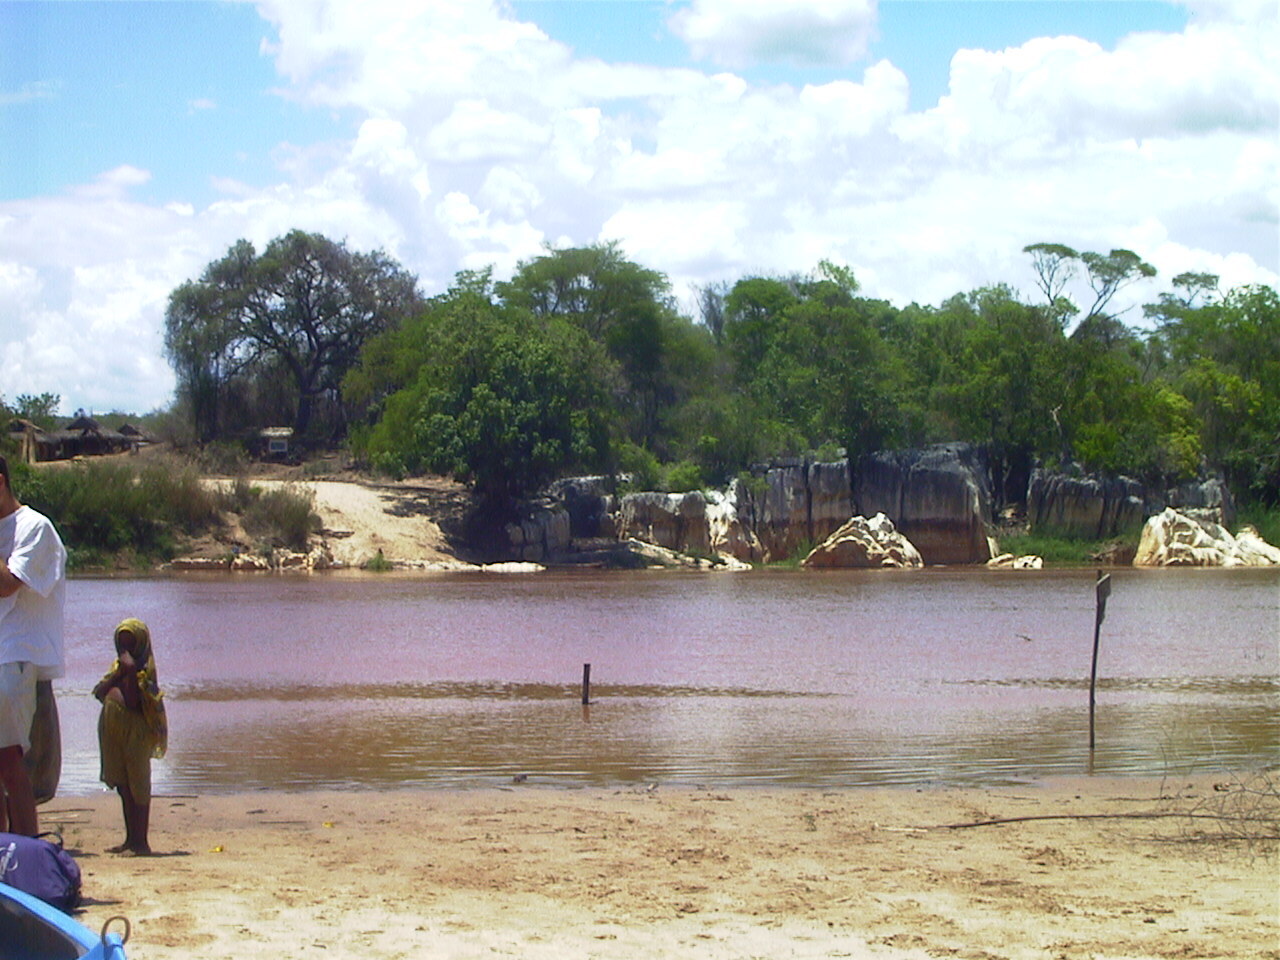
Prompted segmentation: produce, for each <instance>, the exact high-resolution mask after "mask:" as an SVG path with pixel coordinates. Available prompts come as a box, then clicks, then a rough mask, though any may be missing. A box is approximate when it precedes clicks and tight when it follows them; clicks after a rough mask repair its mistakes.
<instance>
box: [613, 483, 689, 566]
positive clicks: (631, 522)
mask: <svg viewBox="0 0 1280 960" xmlns="http://www.w3.org/2000/svg"><path fill="white" fill-rule="evenodd" d="M615 524H616V526H617V530H618V539H619V540H626V539H635V540H642V541H644V542H645V543H652V544H654V545H655V546H659V547H665V548H666V549H668V550H675V551H678V552H680V553H690V554H695V555H697V556H703V557H705V556H708V555H709V554H710V553H711V531H710V528H709V526H708V524H707V498H706V497H705V496H703V494H702V493H701V492H699V491H691V492H689V493H629V494H627V495H626V496H624V497H622V498H621V500H620V501H619V503H618V514H617V517H616V518H615Z"/></svg>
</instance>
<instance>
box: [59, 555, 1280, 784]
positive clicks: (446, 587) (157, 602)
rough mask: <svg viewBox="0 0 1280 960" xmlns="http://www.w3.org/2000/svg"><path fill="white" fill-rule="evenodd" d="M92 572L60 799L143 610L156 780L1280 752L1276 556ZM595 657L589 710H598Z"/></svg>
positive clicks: (1272, 757) (900, 774) (801, 772)
mask: <svg viewBox="0 0 1280 960" xmlns="http://www.w3.org/2000/svg"><path fill="white" fill-rule="evenodd" d="M1111 575H1112V586H1113V589H1112V593H1111V597H1110V600H1109V602H1108V605H1107V611H1106V619H1105V621H1104V623H1103V626H1102V629H1101V644H1100V657H1099V670H1098V672H1099V678H1100V681H1099V687H1098V693H1097V716H1096V723H1097V746H1096V749H1095V750H1094V751H1093V752H1092V755H1091V754H1090V751H1089V749H1088V693H1089V671H1090V657H1091V652H1092V645H1093V632H1094V610H1095V589H1094V586H1095V584H1094V580H1095V572H1094V571H1093V570H1066V571H1062V570H1058V571H1028V572H1024V573H1011V572H1007V571H1005V572H993V571H987V570H985V569H960V568H935V569H928V570H924V571H917V572H884V571H848V572H830V573H814V572H805V571H774V570H770V571H753V572H750V573H719V574H690V573H678V574H669V573H644V572H628V573H601V572H590V573H556V572H547V573H541V574H533V575H516V576H513V575H491V574H490V575H486V574H439V575H422V574H418V575H413V576H409V575H399V574H383V575H360V576H356V575H346V574H334V573H330V574H317V575H312V576H273V575H236V576H231V575H226V576H224V575H207V576H206V575H191V574H185V575H182V576H180V577H177V576H175V577H147V578H132V579H118V578H112V579H93V578H77V579H74V580H73V581H72V582H71V584H70V586H69V589H68V604H67V642H68V675H67V676H66V677H65V678H63V679H62V680H60V681H58V682H57V684H56V686H55V690H56V692H57V695H58V704H59V710H60V712H61V716H62V723H63V742H64V765H63V779H62V787H61V793H62V794H63V795H71V796H75V795H84V794H87V793H90V792H94V791H96V790H98V789H101V787H100V785H99V784H98V783H97V742H96V733H95V724H96V717H97V709H98V705H97V703H96V701H94V700H93V699H92V697H91V696H90V695H89V692H88V691H89V690H90V688H91V687H92V686H93V683H94V682H95V681H96V679H97V678H98V676H99V675H100V674H101V673H102V672H103V671H104V670H105V669H106V668H107V666H109V664H110V659H111V645H110V636H111V631H112V628H113V627H114V625H115V623H116V622H117V621H119V620H120V619H122V618H124V617H126V616H137V617H140V618H142V619H143V620H145V621H146V622H147V623H148V624H149V625H150V627H151V629H152V634H153V637H154V642H155V649H156V654H157V661H158V667H159V673H160V680H161V683H162V686H163V688H164V690H165V691H166V697H167V702H168V705H169V715H170V726H171V731H172V732H171V746H170V752H169V755H168V757H167V758H166V759H165V760H163V761H160V762H157V763H156V764H155V766H154V771H155V779H156V789H157V791H158V792H160V793H182V792H205V793H208V792H214V793H216V792H231V791H242V790H246V789H256V788H272V789H311V788H330V787H338V788H348V787H349V788H355V789H360V788H380V787H385V786H392V785H394V786H404V785H434V786H446V787H465V786H473V785H498V784H503V783H509V782H511V780H512V778H513V777H525V778H527V779H528V780H529V782H534V783H547V784H563V785H566V786H575V785H582V784H593V785H608V784H634V783H644V782H659V781H661V782H678V783H685V784H705V785H708V786H717V785H720V786H727V785H744V784H762V785H763V784H767V785H797V786H822V787H827V786H830V787H839V786H856V785H863V784H910V783H937V782H945V783H999V782H1011V781H1017V780H1020V779H1024V778H1035V777H1045V776H1055V775H1074V774H1080V773H1087V772H1090V771H1095V772H1098V773H1103V774H1119V775H1129V774H1143V775H1146V774H1162V773H1173V774H1176V773H1181V772H1192V771H1199V772H1205V771H1213V770H1216V769H1219V768H1222V769H1228V768H1238V767H1241V766H1256V765H1259V764H1263V763H1276V762H1280V679H1278V674H1280V570H1257V571H1248V570H1130V569H1120V570H1113V571H1111ZM587 663H590V664H591V691H590V693H591V704H590V705H589V706H587V707H584V706H583V704H582V702H581V701H582V696H581V694H582V689H581V684H582V677H583V665H584V664H587Z"/></svg>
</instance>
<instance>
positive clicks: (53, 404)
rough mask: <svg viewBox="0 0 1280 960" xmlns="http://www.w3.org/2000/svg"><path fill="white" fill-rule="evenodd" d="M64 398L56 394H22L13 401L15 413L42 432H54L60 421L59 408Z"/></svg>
mask: <svg viewBox="0 0 1280 960" xmlns="http://www.w3.org/2000/svg"><path fill="white" fill-rule="evenodd" d="M61 403H62V397H61V396H59V395H58V394H56V393H41V394H31V393H20V394H18V397H17V399H16V400H14V401H13V412H14V414H15V415H17V416H19V417H21V418H22V419H24V420H30V421H31V422H32V423H34V424H35V425H36V426H37V427H39V428H40V429H41V430H52V429H53V428H54V426H55V425H56V423H57V420H58V406H59V404H61Z"/></svg>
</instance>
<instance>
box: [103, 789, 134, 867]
mask: <svg viewBox="0 0 1280 960" xmlns="http://www.w3.org/2000/svg"><path fill="white" fill-rule="evenodd" d="M116 793H118V794H120V812H121V813H123V814H124V842H123V843H117V844H116V845H115V846H114V847H107V853H124V852H125V851H126V850H131V849H132V848H133V818H132V817H130V816H129V811H130V808H131V807H132V806H133V793H132V792H130V790H129V787H128V785H127V784H126V785H123V786H119V787H116Z"/></svg>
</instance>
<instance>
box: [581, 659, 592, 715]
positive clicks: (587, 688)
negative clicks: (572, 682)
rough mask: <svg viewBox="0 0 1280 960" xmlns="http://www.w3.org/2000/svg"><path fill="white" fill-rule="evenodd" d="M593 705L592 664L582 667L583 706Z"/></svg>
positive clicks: (585, 664)
mask: <svg viewBox="0 0 1280 960" xmlns="http://www.w3.org/2000/svg"><path fill="white" fill-rule="evenodd" d="M590 703H591V664H589V663H584V664H583V665H582V705H583V706H584V707H585V706H587V705H588V704H590Z"/></svg>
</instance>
